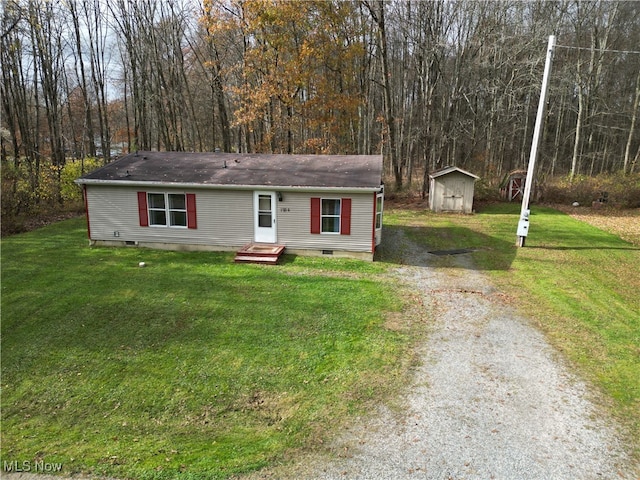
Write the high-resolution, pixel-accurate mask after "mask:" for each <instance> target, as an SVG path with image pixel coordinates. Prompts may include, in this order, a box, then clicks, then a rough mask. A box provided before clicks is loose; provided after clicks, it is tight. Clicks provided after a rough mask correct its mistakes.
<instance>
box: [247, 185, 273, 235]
mask: <svg viewBox="0 0 640 480" xmlns="http://www.w3.org/2000/svg"><path fill="white" fill-rule="evenodd" d="M253 211H254V215H253V217H254V221H253V224H254V228H253V230H254V232H255V233H254V240H255V241H256V242H259V243H276V238H277V237H276V194H275V192H253Z"/></svg>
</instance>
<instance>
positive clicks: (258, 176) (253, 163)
mask: <svg viewBox="0 0 640 480" xmlns="http://www.w3.org/2000/svg"><path fill="white" fill-rule="evenodd" d="M76 182H77V183H79V184H95V183H108V184H138V183H140V184H144V183H166V184H169V185H170V184H178V185H185V184H188V185H202V186H229V187H232V186H238V187H241V186H245V187H246V186H256V187H257V186H266V187H305V188H311V187H319V188H356V189H362V188H364V189H377V188H379V187H380V185H381V183H382V156H381V155H269V154H246V153H245V154H235V153H188V152H136V153H131V154H129V155H126V156H124V157H122V158H120V159H118V160H116V161H114V162H112V163H110V164H108V165H106V166H104V167H102V168H99V169H98V170H95V171H94V172H91V173H88V174H86V175H84V176H82V177H81V178H79V179H78V180H76Z"/></svg>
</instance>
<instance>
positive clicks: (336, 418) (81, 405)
mask: <svg viewBox="0 0 640 480" xmlns="http://www.w3.org/2000/svg"><path fill="white" fill-rule="evenodd" d="M518 214H519V206H518V205H493V206H490V207H487V208H485V209H483V210H482V211H481V213H479V214H477V215H471V216H463V215H435V214H433V213H430V212H426V211H424V210H411V209H403V210H393V209H390V210H388V211H387V212H386V216H385V225H386V226H385V228H386V229H389V230H391V229H394V228H396V229H400V228H401V229H404V230H405V232H406V233H407V234H408V235H409V236H411V237H412V238H413V239H415V240H417V241H419V242H421V243H423V244H424V245H425V246H428V247H429V248H430V249H443V250H446V249H454V248H475V249H476V251H475V252H474V253H473V254H472V255H473V258H474V261H475V263H476V265H477V266H478V268H480V269H482V270H483V271H485V272H486V273H487V274H489V275H490V276H491V277H492V280H493V282H494V283H495V284H496V286H498V288H499V289H500V290H502V291H503V292H505V293H506V294H507V295H508V296H509V298H511V300H512V303H513V305H514V306H515V307H517V308H519V309H520V310H521V311H522V312H523V313H524V314H526V315H527V316H529V317H530V318H532V319H533V320H534V321H535V322H537V324H538V325H539V326H540V328H541V329H542V330H543V331H544V332H545V333H546V335H547V337H548V338H549V340H550V341H551V342H552V343H553V344H554V345H555V347H556V348H557V349H558V350H560V351H561V352H562V353H563V354H564V356H565V357H566V358H567V359H569V360H570V362H571V363H572V364H573V365H574V366H575V368H576V369H577V370H578V371H579V372H580V374H581V375H582V376H584V377H585V378H586V379H588V380H589V381H590V382H591V383H592V384H593V385H594V386H595V387H596V388H597V389H598V390H599V391H601V392H602V393H603V395H602V397H603V398H605V399H608V402H606V404H605V407H606V408H609V409H610V411H611V412H612V413H613V414H614V415H617V416H619V418H620V419H621V420H622V422H623V424H624V425H626V426H627V427H628V429H629V434H630V438H631V439H632V442H633V446H634V448H635V453H636V454H637V456H638V458H640V444H639V442H638V438H640V415H638V412H639V411H640V375H639V374H638V373H639V372H640V349H639V345H640V313H639V312H640V295H638V294H637V292H638V291H640V250H639V249H638V247H635V246H633V245H632V244H629V243H627V242H624V241H622V240H621V239H619V238H618V237H616V236H614V235H611V234H608V233H605V232H603V231H601V230H599V229H596V228H594V227H591V226H589V225H587V224H585V223H583V222H579V221H577V220H575V219H573V218H571V217H569V216H567V215H564V214H561V213H560V212H557V211H555V210H551V209H547V208H543V207H535V206H534V208H533V210H532V216H531V228H530V233H529V238H528V240H527V246H526V247H525V248H521V249H518V248H516V247H515V246H514V245H515V228H516V225H517V219H518ZM84 228H85V226H84V222H83V221H82V220H71V221H65V222H61V223H58V224H55V225H52V226H50V227H46V228H43V229H41V230H39V231H36V232H32V233H29V234H23V235H18V236H15V237H10V238H8V239H5V240H4V241H3V244H2V314H3V315H2V319H3V321H2V389H3V395H2V426H3V429H2V445H3V449H2V460H3V461H19V462H22V461H25V460H27V461H34V460H39V461H40V460H44V461H46V462H60V463H63V465H64V469H63V472H64V473H71V472H74V471H90V472H94V473H104V474H109V475H113V476H118V477H132V478H141V479H145V478H148V479H151V478H182V479H193V478H225V477H228V476H230V475H233V474H238V473H243V472H247V471H251V470H254V469H257V468H260V467H261V466H264V465H268V464H273V462H278V461H281V460H283V459H286V458H287V456H288V455H292V452H296V451H297V449H308V448H313V447H314V445H316V444H318V443H320V442H321V441H323V439H325V438H327V437H330V436H331V435H332V433H334V432H336V431H338V430H339V427H340V425H341V424H342V423H343V422H346V421H348V419H349V418H352V417H351V416H352V415H355V414H359V413H362V412H363V411H365V410H366V408H367V407H368V406H370V405H371V404H372V403H374V402H379V401H381V400H385V399H386V400H389V399H391V398H392V397H393V395H394V394H395V393H397V392H398V391H399V389H400V388H401V387H402V385H403V384H405V383H406V380H407V378H408V377H407V372H408V370H409V366H410V364H411V361H412V359H413V357H412V356H411V346H412V342H415V341H416V333H420V332H421V331H422V330H421V328H422V327H418V326H416V325H413V326H412V327H411V328H409V329H407V328H385V319H388V318H389V317H390V318H392V319H395V320H396V321H397V318H398V316H399V315H405V314H406V312H405V313H402V312H403V309H406V308H407V307H408V304H407V303H406V302H407V301H408V300H405V299H404V297H403V296H402V295H401V292H400V291H399V290H398V287H397V286H395V285H394V284H393V283H390V281H389V277H388V276H385V275H384V274H385V273H386V272H387V271H388V269H389V268H390V267H391V266H393V265H394V264H395V263H397V262H400V261H404V260H403V258H402V256H401V253H402V252H398V251H397V250H396V249H395V248H389V246H387V247H386V248H385V249H384V250H385V251H386V254H385V257H384V258H382V260H383V261H382V262H378V263H373V264H371V263H365V262H359V261H351V260H336V259H331V260H327V259H318V258H302V257H296V258H288V259H287V260H286V261H285V263H284V264H283V265H281V266H279V267H276V268H272V267H262V266H253V265H235V264H233V263H232V257H231V256H230V255H228V254H218V253H180V252H161V251H153V250H144V249H135V248H132V249H127V248H122V249H105V248H87V246H86V237H85V231H84ZM139 261H145V262H146V263H147V264H148V267H146V268H138V266H137V265H138V262H139ZM445 264H446V265H447V266H448V267H450V266H451V262H447V261H446V259H443V265H445Z"/></svg>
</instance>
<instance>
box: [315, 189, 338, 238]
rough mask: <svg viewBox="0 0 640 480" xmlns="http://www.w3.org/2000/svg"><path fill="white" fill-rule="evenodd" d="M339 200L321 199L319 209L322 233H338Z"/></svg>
mask: <svg viewBox="0 0 640 480" xmlns="http://www.w3.org/2000/svg"><path fill="white" fill-rule="evenodd" d="M340 203H341V200H340V199H339V198H323V199H322V207H321V209H320V225H321V230H320V231H321V232H322V233H337V234H339V233H340V213H341V207H340Z"/></svg>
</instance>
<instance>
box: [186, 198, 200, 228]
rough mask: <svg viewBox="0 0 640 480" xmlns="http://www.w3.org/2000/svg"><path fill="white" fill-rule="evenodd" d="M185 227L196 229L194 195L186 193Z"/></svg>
mask: <svg viewBox="0 0 640 480" xmlns="http://www.w3.org/2000/svg"><path fill="white" fill-rule="evenodd" d="M187 226H188V227H189V228H198V219H197V216H196V195H195V193H187Z"/></svg>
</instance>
